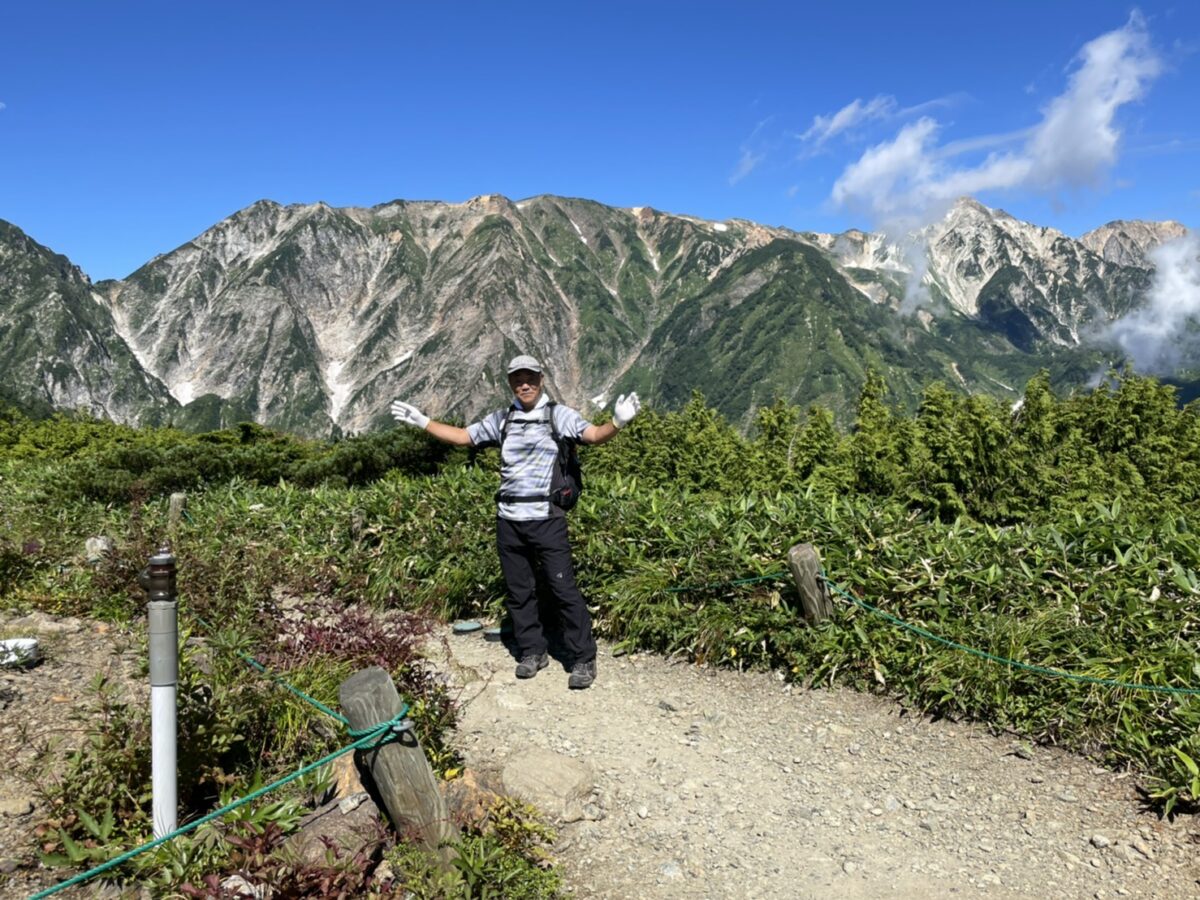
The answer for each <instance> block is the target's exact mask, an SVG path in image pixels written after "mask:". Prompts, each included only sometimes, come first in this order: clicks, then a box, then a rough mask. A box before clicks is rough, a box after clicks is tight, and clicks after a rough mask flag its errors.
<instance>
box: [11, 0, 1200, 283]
mask: <svg viewBox="0 0 1200 900" xmlns="http://www.w3.org/2000/svg"><path fill="white" fill-rule="evenodd" d="M902 6H910V5H907V4H905V5H901V4H896V3H888V4H872V3H868V2H863V0H860V2H857V3H853V4H849V3H834V4H830V3H825V4H799V3H794V2H792V3H777V4H776V3H770V4H768V3H739V4H730V3H720V4H717V3H706V2H689V3H675V2H671V3H648V2H647V3H636V4H635V3H625V2H612V0H609V2H605V3H602V4H587V5H584V4H565V3H561V2H559V3H555V4H549V3H546V4H530V3H519V2H512V3H505V4H499V3H486V4H485V3H468V2H462V3H458V4H445V5H442V7H441V8H438V9H432V8H426V7H425V6H417V5H416V4H404V3H388V4H371V3H347V4H332V3H328V2H323V3H305V2H291V3H287V4H282V3H279V4H272V3H255V2H246V0H243V2H240V3H236V4H232V3H225V2H220V0H214V2H206V3H203V4H200V3H194V4H182V3H179V4H165V3H153V4H152V3H123V2H116V0H114V2H108V3H103V4H101V3H83V2H75V3H66V2H54V0H44V2H42V3H38V4H19V5H17V4H10V5H9V7H8V8H7V9H6V11H5V13H4V14H3V17H2V18H0V105H2V108H0V218H3V219H6V220H8V221H11V222H13V223H14V224H16V225H18V226H19V227H21V228H22V229H24V230H25V231H26V232H28V233H29V234H30V235H31V236H33V237H34V238H35V239H36V240H38V241H40V242H42V243H43V244H46V245H47V246H49V247H51V248H52V249H54V250H56V251H58V252H60V253H64V254H66V255H67V256H69V257H70V258H71V259H72V261H74V262H75V263H77V264H78V265H80V266H81V267H82V268H83V269H84V271H85V272H87V273H88V274H89V275H91V276H92V277H93V278H94V279H100V278H111V277H123V276H125V275H127V274H129V273H130V272H131V271H132V270H133V269H135V268H136V267H137V266H139V265H141V264H142V263H144V262H146V261H147V260H149V259H150V258H151V257H152V256H154V255H155V254H157V253H163V252H166V251H169V250H171V249H172V248H174V247H176V246H178V245H179V244H181V243H183V242H185V241H187V240H188V239H190V238H191V237H193V236H195V235H196V234H198V233H200V232H201V231H203V230H204V229H205V228H207V227H209V226H210V225H212V224H214V223H215V222H217V221H218V220H220V219H221V218H223V217H225V216H227V215H230V214H231V213H233V212H234V211H236V210H238V209H240V208H242V207H244V206H246V205H248V204H250V203H252V202H254V201H255V200H257V199H260V198H264V197H266V198H271V199H273V200H277V201H279V202H282V203H297V202H302V203H308V202H314V201H317V200H324V201H326V202H328V203H330V204H333V205H335V206H344V205H364V206H369V205H374V204H377V203H382V202H385V201H388V200H391V199H395V198H405V199H438V200H448V201H462V200H465V199H467V198H469V197H472V196H475V195H477V194H483V193H492V192H498V193H502V194H505V195H507V196H509V197H512V198H514V199H519V198H522V197H527V196H532V195H535V194H542V193H551V194H561V195H567V196H575V197H588V198H591V199H595V200H598V201H601V202H603V203H608V204H612V205H617V206H641V205H647V206H653V207H656V208H659V209H663V210H667V211H671V212H680V213H688V214H691V215H696V216H701V217H704V218H710V219H725V218H731V217H739V218H746V219H752V220H755V221H759V222H764V223H767V224H773V225H783V226H787V227H790V228H796V229H801V230H804V229H812V230H823V231H836V230H842V229H844V228H847V227H862V228H869V227H882V226H888V225H889V224H890V223H893V222H895V221H900V222H904V223H908V222H910V221H920V220H921V219H922V218H927V217H929V216H932V215H935V214H936V212H937V207H938V204H939V203H942V202H944V200H945V196H946V195H947V193H948V192H951V191H954V190H957V189H958V188H959V187H962V186H966V187H967V188H969V189H970V190H971V192H972V193H974V194H975V195H976V196H978V197H979V198H980V199H981V200H983V201H984V202H986V203H989V204H990V205H995V206H1001V207H1003V208H1005V209H1007V210H1008V211H1009V212H1011V213H1013V214H1014V215H1017V216H1019V217H1021V218H1026V219H1029V220H1031V221H1034V222H1037V223H1039V224H1044V225H1053V226H1055V227H1058V228H1061V229H1062V230H1064V231H1066V232H1067V233H1068V234H1076V235H1077V234H1079V233H1082V232H1083V231H1086V230H1088V229H1089V228H1092V227H1095V226H1097V225H1100V224H1102V223H1104V222H1106V221H1109V220H1111V219H1115V218H1148V219H1165V218H1173V219H1178V220H1180V221H1183V222H1184V223H1185V224H1187V225H1189V226H1190V227H1192V228H1196V227H1197V226H1200V90H1198V89H1200V58H1198V57H1200V53H1198V51H1200V4H1195V3H1185V2H1172V3H1144V4H1141V5H1140V6H1137V7H1134V6H1131V5H1129V4H1127V3H1110V2H1105V0H1088V2H1059V3H1044V2H1041V3H1024V2H1005V3H992V4H967V3H963V2H962V0H956V2H952V3H940V2H939V3H925V4H912V5H911V7H913V8H902ZM839 113H840V115H839Z"/></svg>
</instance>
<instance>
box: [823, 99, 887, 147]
mask: <svg viewBox="0 0 1200 900" xmlns="http://www.w3.org/2000/svg"><path fill="white" fill-rule="evenodd" d="M895 112H896V98H895V97H890V96H887V95H885V94H878V95H876V96H875V97H873V98H872V99H870V100H868V101H867V102H866V103H863V102H862V100H860V99H857V98H855V100H854V101H852V102H851V103H847V104H846V105H845V106H843V107H842V108H841V109H839V110H838V111H837V112H835V113H832V114H830V115H828V116H814V117H813V123H812V125H810V126H809V128H808V130H807V131H806V132H804V134H802V135H800V140H801V141H806V142H807V141H811V142H812V146H811V147H810V148H809V149H810V152H813V153H815V152H816V151H817V150H819V149H820V148H821V145H822V144H824V143H825V142H826V141H828V140H829V139H830V138H833V137H836V136H837V135H839V134H841V133H842V132H843V131H847V130H849V129H851V128H854V127H855V126H856V125H861V124H863V123H864V122H870V121H872V120H875V119H886V118H888V117H889V116H892V115H894V114H895Z"/></svg>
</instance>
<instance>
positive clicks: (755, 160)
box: [729, 116, 774, 185]
mask: <svg viewBox="0 0 1200 900" xmlns="http://www.w3.org/2000/svg"><path fill="white" fill-rule="evenodd" d="M773 118H774V116H767V118H765V119H763V120H762V121H761V122H759V123H758V124H757V125H755V126H754V130H753V131H752V132H750V136H749V137H748V138H746V140H744V141H742V146H741V154H742V155H741V157H739V159H738V162H737V165H736V166H735V167H734V169H733V174H732V175H730V176H729V183H730V184H731V185H733V184H737V183H738V182H739V181H741V180H742V179H743V178H745V177H746V176H747V175H749V174H750V173H751V172H753V171H754V170H755V169H756V168H758V165H759V163H761V162H762V161H763V160H764V159H766V158H767V154H768V153H769V152H770V150H771V149H772V147H773V144H772V142H771V141H769V140H765V139H763V137H762V133H763V129H765V128H766V127H767V126H768V125H769V124H770V123H771V120H772V119H773Z"/></svg>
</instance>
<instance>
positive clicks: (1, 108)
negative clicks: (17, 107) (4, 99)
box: [0, 103, 8, 112]
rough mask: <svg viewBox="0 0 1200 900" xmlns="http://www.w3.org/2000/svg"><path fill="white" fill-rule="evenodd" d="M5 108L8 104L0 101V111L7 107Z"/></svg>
mask: <svg viewBox="0 0 1200 900" xmlns="http://www.w3.org/2000/svg"><path fill="white" fill-rule="evenodd" d="M7 108H8V104H7V103H0V112H3V111H4V110H5V109H7Z"/></svg>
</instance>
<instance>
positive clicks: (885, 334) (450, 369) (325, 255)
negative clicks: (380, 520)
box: [0, 195, 1181, 434]
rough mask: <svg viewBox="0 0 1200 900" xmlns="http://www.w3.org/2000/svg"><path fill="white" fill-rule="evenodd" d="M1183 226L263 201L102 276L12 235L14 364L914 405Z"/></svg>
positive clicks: (366, 417) (6, 262)
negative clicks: (875, 397)
mask: <svg viewBox="0 0 1200 900" xmlns="http://www.w3.org/2000/svg"><path fill="white" fill-rule="evenodd" d="M1180 228H1181V226H1178V225H1177V224H1176V223H1112V224H1111V225H1107V226H1104V227H1103V228H1101V229H1097V230H1096V231H1094V232H1091V233H1089V235H1086V236H1085V237H1084V238H1083V239H1082V240H1080V241H1075V240H1072V239H1070V238H1068V237H1066V236H1065V235H1063V234H1061V233H1059V232H1057V231H1054V230H1053V229H1047V228H1039V227H1037V226H1033V225H1030V224H1028V223H1024V222H1020V221H1018V220H1016V219H1014V218H1012V217H1011V216H1008V215H1007V214H1006V213H1003V212H1001V211H998V210H991V209H988V208H986V207H984V206H982V205H980V204H978V203H975V202H974V201H962V202H960V203H959V204H957V205H956V206H955V207H954V209H952V210H951V211H950V213H949V214H948V215H947V217H946V218H945V219H944V220H943V221H942V222H940V223H938V224H936V225H934V226H932V227H931V228H929V229H926V231H925V232H923V233H922V234H920V235H916V236H914V237H913V238H912V240H910V241H909V242H908V243H907V244H898V243H896V242H892V241H889V240H888V239H887V238H885V237H884V236H882V235H878V234H868V233H864V232H859V231H850V232H846V233H844V234H840V235H827V234H814V233H798V232H792V231H788V230H786V229H779V228H767V227H764V226H761V225H756V224H754V223H752V222H746V221H740V220H731V221H729V222H708V221H704V220H700V219H695V218H691V217H688V216H680V215H669V214H665V213H661V212H658V211H656V210H653V209H650V208H646V207H636V208H633V209H617V208H612V207H607V206H603V205H601V204H598V203H594V202H591V201H587V200H578V199H567V198H561V197H548V196H544V197H535V198H531V199H529V200H524V201H521V202H519V203H514V202H511V201H509V200H508V199H506V198H504V197H500V196H497V195H490V196H484V197H477V198H475V199H473V200H470V201H467V202H466V203H460V204H449V203H439V202H408V201H395V202H392V203H386V204H382V205H380V206H376V207H372V208H370V209H334V208H331V207H329V206H326V205H325V204H321V203H318V204H312V205H294V206H280V205H279V204H276V203H272V202H269V201H261V202H259V203H255V204H253V205H252V206H250V207H248V208H246V209H244V210H242V211H240V212H238V213H236V214H235V215H233V216H231V217H230V218H228V219H226V220H224V221H222V222H220V223H218V224H217V225H215V226H213V227H212V228H211V229H209V230H208V231H206V232H204V233H203V234H201V235H199V236H198V237H196V238H195V239H194V240H192V241H189V242H188V243H187V244H185V245H183V246H182V247H179V248H177V249H175V250H173V251H171V252H170V253H167V254H164V255H162V256H160V257H157V258H156V259H154V260H153V261H151V262H149V263H147V264H146V265H145V266H143V267H142V268H141V269H139V270H138V271H137V272H135V273H134V274H133V275H131V276H130V277H129V278H127V279H125V280H124V281H119V282H107V283H104V284H101V285H97V286H96V288H95V289H93V288H92V287H91V286H90V285H89V284H88V282H87V280H86V278H85V277H84V276H83V275H82V274H81V273H79V272H78V270H76V269H74V267H72V266H71V265H70V263H69V262H67V261H66V260H65V259H64V258H62V257H56V256H55V255H54V254H52V253H51V252H50V251H48V250H46V249H45V248H42V247H39V246H38V245H36V244H34V243H33V242H32V241H30V240H29V239H28V238H26V237H25V236H24V235H21V234H20V232H19V231H17V229H15V228H11V227H7V228H6V229H5V230H3V231H0V367H2V368H3V369H4V371H5V372H6V373H8V380H9V381H10V383H11V384H13V385H14V387H15V388H17V389H19V391H20V392H24V393H28V394H36V395H37V396H39V397H42V398H45V399H47V400H49V401H50V402H52V403H53V404H55V405H58V406H85V407H87V408H88V409H90V410H92V411H94V412H99V413H103V414H107V415H110V416H113V417H114V418H119V419H126V420H139V419H142V420H146V419H147V417H150V418H152V419H154V420H158V419H160V418H163V417H166V418H169V419H171V420H172V421H176V422H179V423H181V424H190V425H194V426H202V427H215V426H218V425H222V424H228V423H230V422H232V421H236V420H239V419H255V420H257V421H260V422H265V423H269V424H273V425H276V426H280V427H284V428H288V429H291V430H294V431H299V432H302V433H307V434H328V433H330V432H331V431H335V430H341V431H345V432H353V431H360V430H364V429H367V428H370V427H373V426H376V425H380V424H383V423H384V422H386V421H387V419H386V417H385V414H386V407H387V404H388V402H389V401H390V400H391V398H393V397H396V396H400V397H405V398H407V399H409V400H411V401H413V402H415V403H417V404H418V405H420V406H422V407H424V408H425V409H427V410H428V411H429V412H430V413H431V414H433V415H436V416H439V417H442V418H447V417H457V418H460V419H464V420H467V419H471V418H473V417H474V416H476V415H478V414H479V413H481V412H483V411H485V410H487V409H490V408H494V407H495V405H497V404H498V403H502V402H504V398H505V397H506V394H507V390H506V387H505V382H504V373H503V363H504V361H505V359H506V358H507V357H509V356H511V355H514V354H515V353H518V352H528V353H533V354H535V355H537V356H539V357H540V358H542V359H543V361H544V362H545V363H546V365H547V367H548V370H549V373H550V382H551V383H550V389H551V392H552V393H553V394H554V395H555V396H557V397H558V398H560V399H562V400H564V401H565V402H568V403H571V404H573V405H579V406H582V407H585V408H589V407H593V408H594V407H599V406H602V405H604V404H605V403H606V402H607V401H608V400H609V398H610V397H611V396H613V394H614V393H615V392H616V391H618V390H625V389H630V388H637V389H639V390H641V391H643V392H645V397H646V399H647V400H649V401H651V402H658V403H665V404H676V403H679V402H682V401H683V400H686V398H687V396H688V395H689V394H690V393H691V391H692V390H693V389H700V390H702V391H704V392H705V393H706V395H707V396H708V397H709V399H710V400H711V401H713V402H714V403H716V404H717V405H718V406H719V407H720V408H721V409H722V410H723V411H725V412H726V413H727V414H728V415H730V416H731V417H733V418H735V419H742V418H743V417H745V416H747V415H749V413H750V412H751V411H752V410H753V408H754V407H755V406H757V405H759V404H762V403H769V402H770V401H771V400H772V399H773V398H775V397H784V398H788V399H792V400H793V401H796V402H809V401H812V402H822V403H825V404H826V405H829V406H832V407H833V408H835V409H844V408H846V407H847V406H848V405H849V404H852V402H853V399H854V397H855V395H856V393H857V390H858V385H859V384H861V378H862V375H863V373H864V372H865V368H866V367H867V366H874V367H876V368H879V369H881V370H882V371H883V372H884V373H885V374H886V375H888V376H889V378H890V379H891V380H892V381H893V383H894V385H895V387H896V391H897V393H898V394H899V395H900V397H901V398H902V399H907V398H911V397H912V396H914V395H915V393H916V392H918V391H919V390H920V388H921V386H922V385H923V384H924V383H925V382H926V381H928V380H930V379H932V378H939V379H942V380H945V381H948V382H950V383H952V384H959V385H961V386H963V387H967V388H970V389H973V390H987V391H995V392H999V393H1005V392H1010V393H1011V391H1012V390H1013V389H1014V387H1019V385H1020V383H1022V380H1023V378H1024V377H1026V376H1027V374H1028V373H1031V372H1032V371H1035V370H1036V369H1037V368H1038V367H1040V366H1041V365H1044V364H1047V363H1048V362H1049V361H1051V360H1052V359H1054V358H1057V357H1056V354H1057V355H1058V356H1062V355H1063V354H1066V355H1067V356H1070V355H1071V354H1072V353H1073V352H1075V350H1076V348H1078V347H1079V345H1080V344H1081V343H1083V342H1084V339H1085V338H1086V335H1087V332H1088V329H1089V328H1090V327H1091V326H1092V325H1094V324H1095V323H1097V322H1104V321H1108V320H1110V319H1111V318H1113V317H1114V316H1117V315H1119V314H1121V313H1122V312H1123V311H1125V310H1127V309H1129V308H1130V307H1131V306H1133V305H1134V304H1136V303H1137V302H1138V300H1139V298H1140V295H1141V292H1142V291H1144V289H1145V286H1146V284H1147V283H1148V279H1149V277H1150V274H1151V269H1150V268H1149V264H1148V263H1147V262H1146V253H1147V252H1148V251H1149V249H1151V248H1152V247H1153V246H1155V245H1156V244H1157V243H1160V242H1162V241H1163V240H1168V239H1170V238H1171V237H1173V236H1175V235H1176V234H1177V233H1178V232H1179V229H1180ZM914 309H916V314H915V315H912V314H911V313H912V312H913V311H914ZM1072 358H1073V357H1072Z"/></svg>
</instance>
